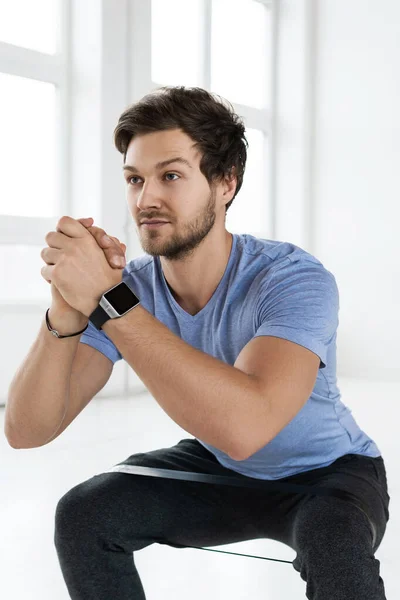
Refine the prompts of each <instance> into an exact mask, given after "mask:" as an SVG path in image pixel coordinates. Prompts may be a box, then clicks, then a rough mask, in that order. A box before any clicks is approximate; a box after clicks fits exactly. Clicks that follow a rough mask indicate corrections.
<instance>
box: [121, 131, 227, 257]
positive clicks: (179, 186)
mask: <svg viewBox="0 0 400 600" xmlns="http://www.w3.org/2000/svg"><path fill="white" fill-rule="evenodd" d="M193 144H194V142H193V140H192V139H191V138H190V137H189V136H187V135H186V134H185V133H183V131H181V130H179V129H174V130H170V131H158V132H155V133H149V134H145V135H141V136H138V137H135V138H133V139H132V140H131V143H130V144H129V147H128V150H127V154H126V162H125V165H124V177H125V179H126V182H127V202H128V206H129V210H130V212H131V214H132V216H133V218H134V220H135V222H136V224H137V229H138V234H139V239H140V243H141V246H142V248H143V250H144V251H145V252H146V253H147V254H150V255H152V256H164V257H166V258H168V259H169V260H181V259H182V258H184V257H185V256H187V255H189V254H190V253H191V252H192V251H193V250H194V249H195V248H196V247H197V246H198V245H199V244H200V242H201V241H202V240H203V239H204V238H205V237H206V235H207V234H208V233H209V231H210V230H211V229H212V227H213V226H214V223H215V219H216V216H217V215H216V198H217V194H216V190H215V189H213V190H211V189H210V186H209V184H208V181H207V179H206V178H205V177H204V175H203V174H202V173H201V171H200V168H199V165H200V159H201V155H200V154H199V153H198V151H197V150H195V149H194V148H193V147H192V146H193ZM177 158H180V159H181V161H182V159H183V160H185V161H187V163H188V164H185V163H183V162H179V161H177V160H175V159H177ZM173 159H174V162H170V163H169V164H168V165H164V166H162V165H158V166H157V163H161V162H165V161H172V160H173ZM128 166H129V167H134V170H133V169H128V168H126V167H128ZM220 208H221V210H222V211H223V213H224V214H225V207H224V206H222V205H221V207H220ZM150 219H152V220H153V219H159V220H161V221H168V222H167V223H164V224H163V225H153V226H148V225H144V224H142V221H146V220H150Z"/></svg>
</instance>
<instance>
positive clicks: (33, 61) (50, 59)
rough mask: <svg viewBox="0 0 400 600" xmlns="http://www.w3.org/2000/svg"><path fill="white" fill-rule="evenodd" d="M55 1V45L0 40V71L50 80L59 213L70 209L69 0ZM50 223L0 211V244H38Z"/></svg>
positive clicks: (66, 212) (40, 79) (51, 224)
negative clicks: (50, 49) (52, 48)
mask: <svg viewBox="0 0 400 600" xmlns="http://www.w3.org/2000/svg"><path fill="white" fill-rule="evenodd" d="M54 1H55V2H57V3H58V13H57V14H58V19H57V48H56V52H55V54H47V53H44V52H39V51H37V50H32V49H29V48H23V47H22V46H16V45H14V44H9V43H7V42H2V41H0V72H1V73H5V74H8V75H16V76H19V77H25V78H27V79H34V80H37V81H41V82H45V83H51V84H53V85H54V86H55V96H56V100H55V102H56V123H55V127H56V130H55V136H56V154H57V156H56V181H57V182H58V189H57V192H56V195H57V198H59V205H58V210H57V212H59V213H60V214H61V215H62V214H68V213H69V212H70V200H69V199H70V162H69V156H70V147H69V143H70V135H69V131H70V122H71V109H70V83H71V82H70V19H71V6H70V2H69V0H54ZM53 227H54V217H50V218H45V217H21V216H13V215H4V214H0V244H7V245H9V244H15V245H20V244H24V245H28V246H29V245H36V246H37V245H40V244H43V231H49V230H51V229H52V228H53Z"/></svg>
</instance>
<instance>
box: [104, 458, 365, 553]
mask: <svg viewBox="0 0 400 600" xmlns="http://www.w3.org/2000/svg"><path fill="white" fill-rule="evenodd" d="M105 472H106V473H127V474H128V475H145V476H148V477H161V478H162V479H180V480H183V481H197V482H199V483H216V484H219V485H232V486H235V487H248V488H253V489H261V490H269V491H280V492H282V491H284V492H293V493H295V494H309V495H311V496H335V497H336V498H340V499H341V500H346V501H347V502H351V504H353V505H354V506H356V507H357V508H358V509H360V510H361V511H362V512H363V513H364V514H365V516H366V517H367V519H368V522H369V524H370V527H371V529H372V535H373V545H375V536H376V533H375V527H374V525H373V523H372V522H371V520H370V519H369V517H368V515H367V513H366V511H365V510H363V509H362V508H361V507H360V501H359V499H358V498H356V497H355V496H354V495H353V494H351V493H350V492H347V491H344V490H338V489H333V488H323V487H313V486H307V485H299V484H297V483H288V482H285V481H270V480H266V479H256V478H254V477H247V476H246V477H245V476H243V477H242V478H238V477H230V476H225V475H209V474H205V473H192V472H190V471H175V470H174V469H158V468H155V467H140V466H138V465H125V464H120V465H115V466H114V467H111V469H108V470H107V471H105ZM171 545H172V544H171ZM174 546H175V547H177V548H196V549H197V550H207V551H208V552H220V553H221V554H233V555H236V556H246V557H248V558H260V559H262V560H272V561H274V562H282V563H288V564H292V561H287V560H278V559H274V558H266V557H264V556H252V555H250V554H239V553H237V552H226V551H224V550H212V549H210V548H202V547H199V546H186V545H185V546H179V545H177V544H176V545H174Z"/></svg>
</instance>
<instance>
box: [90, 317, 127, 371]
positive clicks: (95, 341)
mask: <svg viewBox="0 0 400 600" xmlns="http://www.w3.org/2000/svg"><path fill="white" fill-rule="evenodd" d="M79 341H80V343H81V344H87V345H88V346H92V347H93V348H96V350H98V351H99V352H101V353H102V354H104V355H105V356H107V358H109V359H110V360H111V362H112V363H113V364H114V363H116V362H117V361H118V360H121V359H122V354H120V352H119V351H118V349H117V347H116V346H115V344H113V342H112V341H111V340H110V338H109V337H108V336H107V335H106V334H105V333H104V331H101V330H99V329H97V327H95V326H94V325H93V323H92V322H91V321H89V325H88V328H87V329H86V331H85V332H84V333H83V334H82V335H81V339H80V340H79Z"/></svg>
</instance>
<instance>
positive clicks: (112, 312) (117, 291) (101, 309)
mask: <svg viewBox="0 0 400 600" xmlns="http://www.w3.org/2000/svg"><path fill="white" fill-rule="evenodd" d="M139 302H140V300H139V298H138V297H137V296H135V294H134V293H133V292H132V290H131V289H130V287H128V286H127V284H126V283H125V281H121V282H120V283H117V285H114V287H112V288H110V289H109V290H107V291H106V292H104V294H103V295H102V297H101V299H100V302H99V305H98V307H97V308H95V310H94V311H93V312H92V314H91V315H90V317H89V321H91V322H92V323H93V325H94V326H95V327H96V328H97V329H101V327H102V325H104V323H105V322H106V321H108V319H118V318H119V317H123V316H124V315H126V313H128V312H129V311H130V310H132V308H135V306H137V305H138V304H139Z"/></svg>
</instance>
